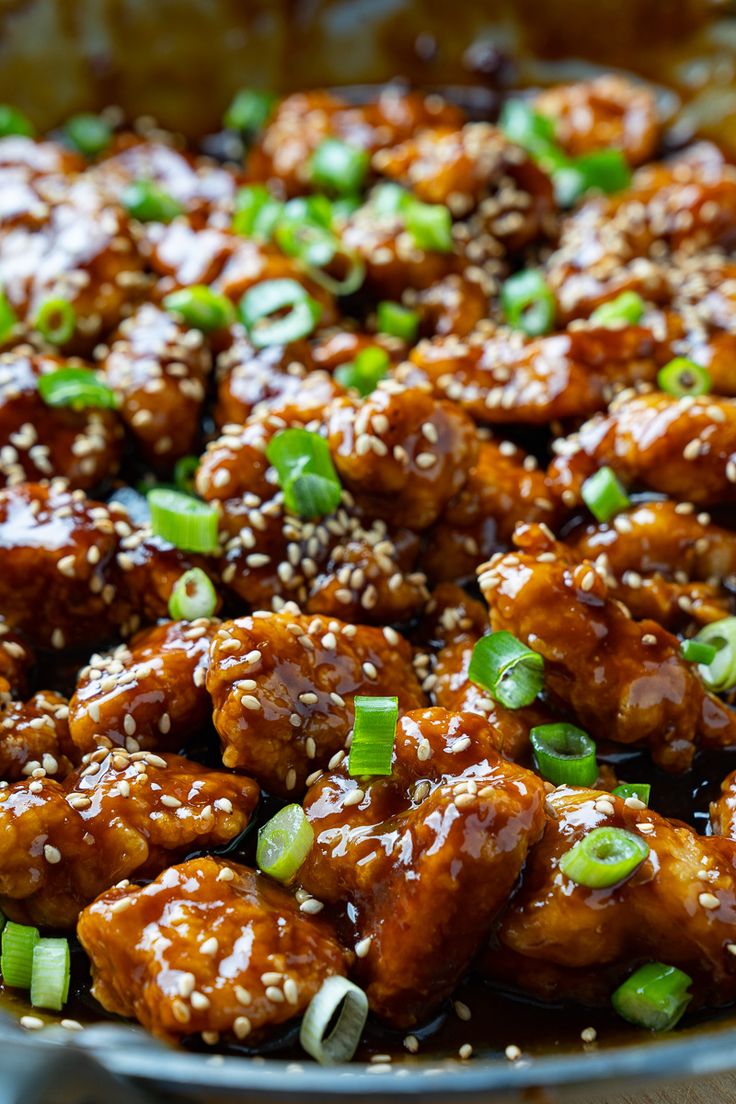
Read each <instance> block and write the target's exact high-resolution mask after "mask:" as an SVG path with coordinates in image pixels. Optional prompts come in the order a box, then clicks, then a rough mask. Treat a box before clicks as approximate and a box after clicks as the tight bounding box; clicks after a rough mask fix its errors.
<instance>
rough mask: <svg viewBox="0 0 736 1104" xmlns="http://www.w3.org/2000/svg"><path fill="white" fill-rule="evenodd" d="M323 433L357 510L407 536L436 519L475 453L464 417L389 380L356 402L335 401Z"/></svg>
mask: <svg viewBox="0 0 736 1104" xmlns="http://www.w3.org/2000/svg"><path fill="white" fill-rule="evenodd" d="M327 431H328V440H329V444H330V451H331V452H332V457H333V460H334V462H335V467H336V468H337V472H338V475H339V476H340V480H341V482H342V484H343V486H345V487H347V488H348V490H349V491H350V492H351V494H353V495H354V496H355V497H356V498H357V500H358V503H359V505H360V507H361V509H362V510H365V512H366V513H367V514H368V515H369V516H371V515H372V516H376V517H381V518H384V519H385V520H386V521H387V522H388V523H389V524H392V523H393V524H395V525H405V526H406V527H407V528H410V529H426V528H427V527H428V526H429V525H431V524H432V522H433V521H435V520H436V518H437V517H438V516H439V515H440V513H441V512H442V509H443V507H444V506H445V505H446V503H447V502H449V500H450V499H451V498H452V496H453V495H454V494H456V493H457V491H459V490H460V488H461V487H462V485H463V483H464V482H465V480H466V479H467V476H468V471H469V469H470V467H471V465H472V463H473V461H474V460H475V456H476V453H477V449H478V445H477V438H476V433H475V427H474V426H473V423H472V422H471V420H470V418H468V417H467V415H465V414H463V413H462V411H460V410H458V409H457V407H455V406H453V405H452V404H451V403H447V402H442V401H439V402H438V401H437V400H436V399H434V398H433V397H432V396H431V395H428V394H427V393H426V392H425V391H423V390H421V389H419V388H404V387H402V386H401V385H399V384H397V383H395V382H394V381H388V382H386V381H384V382H382V383H380V384H379V385H378V387H377V388H376V390H375V391H373V392H372V393H371V394H370V395H369V396H367V397H366V398H364V399H363V398H361V399H353V398H344V399H337V400H336V401H335V402H334V403H333V404H332V406H331V407H330V410H329V414H328V424H327Z"/></svg>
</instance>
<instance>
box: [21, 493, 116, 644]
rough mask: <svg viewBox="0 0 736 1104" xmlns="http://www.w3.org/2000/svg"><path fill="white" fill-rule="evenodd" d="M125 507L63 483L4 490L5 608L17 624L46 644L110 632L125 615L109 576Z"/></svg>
mask: <svg viewBox="0 0 736 1104" xmlns="http://www.w3.org/2000/svg"><path fill="white" fill-rule="evenodd" d="M126 517H127V515H126V514H125V512H124V511H123V510H122V509H120V510H119V509H117V508H116V507H114V506H110V507H108V506H104V505H103V504H102V503H99V502H94V501H92V500H90V499H86V498H85V496H84V494H83V493H82V491H71V492H70V491H68V490H67V489H66V487H65V485H64V484H60V483H58V482H52V483H51V484H48V485H45V484H40V483H23V484H20V485H19V486H17V487H7V488H5V489H4V490H0V608H1V609H2V611H3V616H4V617H5V620H6V622H7V624H8V625H9V626H10V627H11V628H16V629H21V630H22V631H23V632H24V633H25V634H26V635H27V636H28V639H29V640H30V641H31V642H32V643H34V644H38V645H40V646H43V647H49V646H51V647H53V648H57V649H60V648H63V647H64V646H65V645H76V644H85V645H86V646H87V647H91V646H94V644H95V643H96V642H99V641H104V640H106V639H108V638H109V637H110V636H111V635H112V634H113V632H114V630H115V628H116V627H117V626H119V624H120V622H121V620H122V619H123V612H122V609H121V597H120V595H119V593H118V590H117V588H116V586H115V585H114V583H113V582H111V581H110V570H109V569H110V565H111V563H112V561H113V558H114V555H115V552H116V549H117V544H118V532H117V531H116V527H117V528H118V529H119V530H120V532H126V533H127V532H130V528H129V526H128V525H127V523H126V521H125V520H124V519H125V518H126Z"/></svg>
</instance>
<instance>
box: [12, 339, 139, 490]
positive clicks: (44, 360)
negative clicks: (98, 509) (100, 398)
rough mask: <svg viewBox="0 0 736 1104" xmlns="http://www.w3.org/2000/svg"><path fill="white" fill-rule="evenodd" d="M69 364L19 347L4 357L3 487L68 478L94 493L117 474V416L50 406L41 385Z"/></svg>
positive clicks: (119, 432)
mask: <svg viewBox="0 0 736 1104" xmlns="http://www.w3.org/2000/svg"><path fill="white" fill-rule="evenodd" d="M62 367H65V362H63V361H61V360H59V359H58V358H56V357H51V356H42V355H39V354H35V353H34V352H33V350H32V349H31V347H30V346H27V345H21V346H17V347H16V348H15V349H13V350H12V351H10V352H7V353H3V355H2V356H0V482H2V483H4V484H8V485H10V486H13V485H15V484H18V483H23V482H24V481H26V480H36V479H49V478H52V477H53V476H62V477H63V478H64V479H67V480H68V481H69V484H70V486H72V487H81V488H82V489H83V490H88V489H89V488H90V487H94V486H95V485H96V484H98V483H100V482H102V480H103V479H106V478H108V477H109V476H112V475H114V474H115V472H116V471H117V469H118V465H119V462H120V441H121V437H122V433H121V429H120V424H119V421H118V418H117V415H116V414H115V412H114V411H111V410H93V409H85V410H73V409H71V408H70V407H58V406H57V407H54V406H48V405H47V404H46V403H45V402H44V401H43V399H42V398H41V395H40V393H39V391H38V379H39V377H40V376H45V375H47V374H48V373H51V372H55V371H56V370H57V369H58V368H62Z"/></svg>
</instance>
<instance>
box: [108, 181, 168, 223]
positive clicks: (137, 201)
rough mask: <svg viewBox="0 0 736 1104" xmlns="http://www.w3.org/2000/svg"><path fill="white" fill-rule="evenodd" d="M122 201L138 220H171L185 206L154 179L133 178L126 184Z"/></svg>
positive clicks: (130, 213) (131, 214) (132, 216)
mask: <svg viewBox="0 0 736 1104" xmlns="http://www.w3.org/2000/svg"><path fill="white" fill-rule="evenodd" d="M120 202H121V203H122V205H123V207H124V208H125V210H126V211H127V212H128V214H129V215H130V216H131V218H134V219H137V220H138V222H171V220H172V219H175V218H176V216H177V215H180V214H181V213H182V212H183V210H184V208H183V207H182V205H181V204H180V203H178V202H177V201H176V200H175V199H174V197H173V196H170V195H169V193H168V192H165V191H164V190H163V188H159V186H158V184H155V183H154V182H153V181H152V180H133V181H132V182H131V183H130V184H126V186H125V187H124V188H123V191H122V194H121V196H120Z"/></svg>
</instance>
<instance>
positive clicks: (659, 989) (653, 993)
mask: <svg viewBox="0 0 736 1104" xmlns="http://www.w3.org/2000/svg"><path fill="white" fill-rule="evenodd" d="M691 984H692V978H690V977H688V975H687V974H686V973H683V971H682V970H678V969H677V967H676V966H666V965H665V964H664V963H663V962H649V963H647V965H646V966H640V967H639V969H638V970H636V972H635V973H633V974H632V975H631V977H630V978H627V979H626V981H625V982H624V983H623V985H619V987H618V989H617V990H616V991H615V993H613V995H612V996H611V1004H612V1005H613V1007H614V1008H615V1010H616V1011H617V1012H618V1014H619V1016H622V1017H623V1018H624V1019H625V1020H628V1021H629V1023H633V1024H636V1025H637V1027H647V1028H649V1030H650V1031H669V1030H670V1028H672V1027H675V1025H676V1024H677V1023H678V1021H679V1020H680V1019H681V1017H682V1015H683V1013H684V1012H685V1009H686V1008H687V1006H688V1004H689V1003H690V1000H691V996H692V994H691V993H689V992H688V989H689V988H690V985H691Z"/></svg>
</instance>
